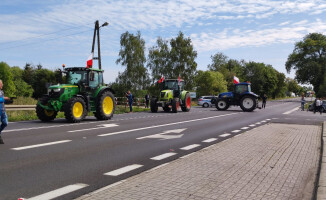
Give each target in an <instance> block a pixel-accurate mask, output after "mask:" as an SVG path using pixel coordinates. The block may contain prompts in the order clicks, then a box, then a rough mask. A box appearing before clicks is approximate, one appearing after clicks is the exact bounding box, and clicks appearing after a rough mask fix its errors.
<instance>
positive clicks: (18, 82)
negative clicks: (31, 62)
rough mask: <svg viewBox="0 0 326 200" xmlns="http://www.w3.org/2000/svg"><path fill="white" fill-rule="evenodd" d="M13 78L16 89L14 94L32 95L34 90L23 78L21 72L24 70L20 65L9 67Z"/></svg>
mask: <svg viewBox="0 0 326 200" xmlns="http://www.w3.org/2000/svg"><path fill="white" fill-rule="evenodd" d="M10 70H11V73H12V76H13V79H14V80H15V81H14V85H15V88H16V91H15V93H14V96H23V97H30V96H32V94H33V92H34V90H33V88H32V86H31V85H28V84H27V83H26V82H25V81H24V80H23V73H24V70H22V69H21V68H20V67H11V68H10Z"/></svg>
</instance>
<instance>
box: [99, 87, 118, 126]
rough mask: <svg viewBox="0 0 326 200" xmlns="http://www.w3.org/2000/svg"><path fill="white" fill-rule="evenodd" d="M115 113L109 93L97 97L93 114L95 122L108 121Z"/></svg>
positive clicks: (113, 100) (113, 99)
mask: <svg viewBox="0 0 326 200" xmlns="http://www.w3.org/2000/svg"><path fill="white" fill-rule="evenodd" d="M114 111H115V98H114V96H113V94H112V93H111V92H110V91H106V92H103V93H102V94H101V96H99V97H98V100H97V104H96V112H95V113H94V115H95V117H96V119H97V120H109V119H111V118H112V117H113V114H114Z"/></svg>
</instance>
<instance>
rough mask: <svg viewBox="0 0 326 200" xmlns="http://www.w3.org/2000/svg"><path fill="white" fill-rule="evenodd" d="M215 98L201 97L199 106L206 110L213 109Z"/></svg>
mask: <svg viewBox="0 0 326 200" xmlns="http://www.w3.org/2000/svg"><path fill="white" fill-rule="evenodd" d="M214 97H215V96H201V97H199V99H198V105H199V106H203V107H204V108H208V107H212V106H214V104H212V102H211V101H212V99H213V98H214Z"/></svg>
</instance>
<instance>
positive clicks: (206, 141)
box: [203, 138, 217, 143]
mask: <svg viewBox="0 0 326 200" xmlns="http://www.w3.org/2000/svg"><path fill="white" fill-rule="evenodd" d="M216 140H217V138H210V139H207V140H204V141H203V142H205V143H210V142H214V141H216Z"/></svg>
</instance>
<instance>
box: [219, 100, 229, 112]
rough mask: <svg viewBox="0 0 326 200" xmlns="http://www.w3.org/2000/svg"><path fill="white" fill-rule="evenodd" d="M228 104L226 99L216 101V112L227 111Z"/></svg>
mask: <svg viewBox="0 0 326 200" xmlns="http://www.w3.org/2000/svg"><path fill="white" fill-rule="evenodd" d="M229 106H230V105H229V103H228V102H227V101H226V99H218V100H217V101H216V108H217V110H227V109H228V108H229Z"/></svg>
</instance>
